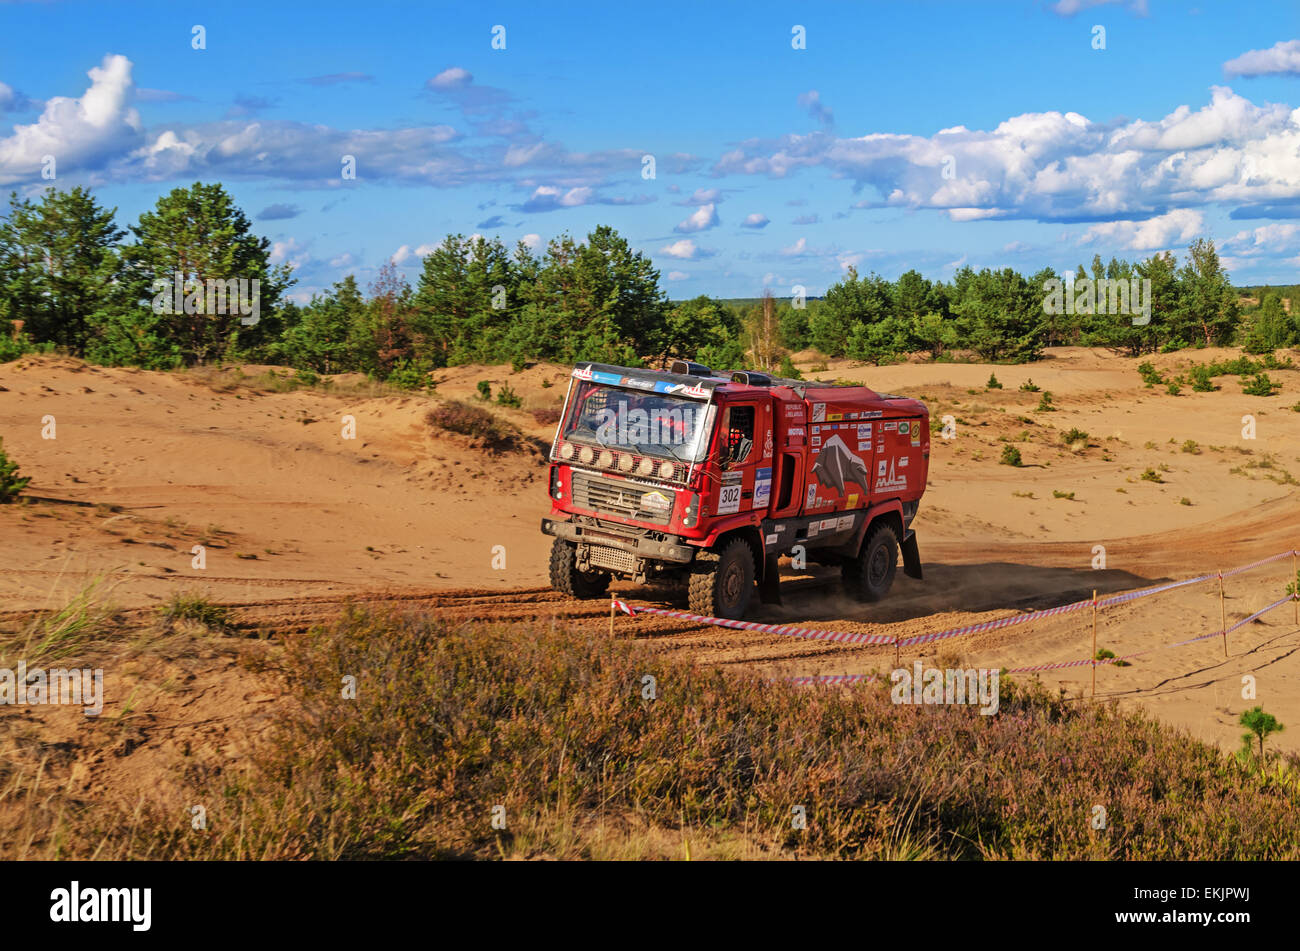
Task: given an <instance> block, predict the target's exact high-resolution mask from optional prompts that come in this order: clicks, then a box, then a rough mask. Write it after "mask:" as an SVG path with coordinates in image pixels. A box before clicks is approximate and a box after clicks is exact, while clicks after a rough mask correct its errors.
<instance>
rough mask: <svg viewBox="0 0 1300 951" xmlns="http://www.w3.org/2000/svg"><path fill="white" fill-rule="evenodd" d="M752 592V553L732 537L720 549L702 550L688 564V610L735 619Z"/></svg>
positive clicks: (743, 542)
mask: <svg viewBox="0 0 1300 951" xmlns="http://www.w3.org/2000/svg"><path fill="white" fill-rule="evenodd" d="M753 593H754V552H753V550H752V549H751V548H750V547H749V544H748V543H747V542H745V541H744V540H743V539H740V538H735V539H732V540H731V541H730V542H728V543H727V545H726V546H725V547H723V549H722V551H720V552H712V551H701V552H697V553H696V555H695V562H694V564H692V565H691V577H690V585H689V601H690V606H691V611H692V612H693V613H695V614H703V615H705V616H707V617H721V618H728V619H730V620H738V619H740V618H742V617H744V616H745V609H746V608H748V607H749V599H750V597H751V596H752V595H753Z"/></svg>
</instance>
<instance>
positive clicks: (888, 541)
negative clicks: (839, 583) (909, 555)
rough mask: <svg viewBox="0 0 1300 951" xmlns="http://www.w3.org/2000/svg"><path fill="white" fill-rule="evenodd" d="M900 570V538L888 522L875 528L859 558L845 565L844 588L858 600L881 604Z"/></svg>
mask: <svg viewBox="0 0 1300 951" xmlns="http://www.w3.org/2000/svg"><path fill="white" fill-rule="evenodd" d="M897 568H898V536H897V535H895V534H894V530H893V529H892V528H890V527H889V526H888V525H886V524H884V523H879V524H876V525H873V526H872V527H871V529H869V530H868V532H867V538H866V541H864V542H863V543H862V550H861V551H859V552H858V556H857V557H856V558H850V559H849V560H848V561H846V562H844V565H843V567H842V568H841V573H842V575H843V578H844V589H845V591H847V592H848V595H849V597H851V598H855V599H856V600H858V601H879V600H880V599H881V598H883V597H884V596H885V595H886V594H888V593H889V588H890V585H892V584H893V583H894V572H895V571H896V570H897Z"/></svg>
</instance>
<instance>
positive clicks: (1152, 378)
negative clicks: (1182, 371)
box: [1138, 363, 1165, 387]
mask: <svg viewBox="0 0 1300 951" xmlns="http://www.w3.org/2000/svg"><path fill="white" fill-rule="evenodd" d="M1138 375H1139V376H1141V377H1142V382H1143V383H1145V384H1146V385H1147V386H1148V387H1152V386H1156V385H1157V384H1159V383H1163V382H1165V378H1164V377H1163V376H1162V375H1161V373H1160V371H1159V370H1157V369H1156V368H1155V367H1154V366H1153V365H1152V364H1150V363H1139V364H1138Z"/></svg>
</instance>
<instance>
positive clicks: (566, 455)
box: [560, 442, 575, 460]
mask: <svg viewBox="0 0 1300 951" xmlns="http://www.w3.org/2000/svg"><path fill="white" fill-rule="evenodd" d="M574 452H575V450H574V448H573V443H571V442H566V443H565V444H564V445H563V446H561V447H560V458H561V459H564V460H569V459H572V458H573V453H574Z"/></svg>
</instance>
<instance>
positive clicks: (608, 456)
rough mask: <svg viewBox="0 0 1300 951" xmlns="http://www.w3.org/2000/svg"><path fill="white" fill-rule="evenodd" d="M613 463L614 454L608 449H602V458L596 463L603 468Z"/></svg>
mask: <svg viewBox="0 0 1300 951" xmlns="http://www.w3.org/2000/svg"><path fill="white" fill-rule="evenodd" d="M613 464H614V454H613V453H612V452H610V451H609V450H608V449H602V450H601V451H600V458H599V459H598V460H597V461H596V465H598V466H600V467H601V468H602V469H608V468H609V467H610V466H612V465H613Z"/></svg>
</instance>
